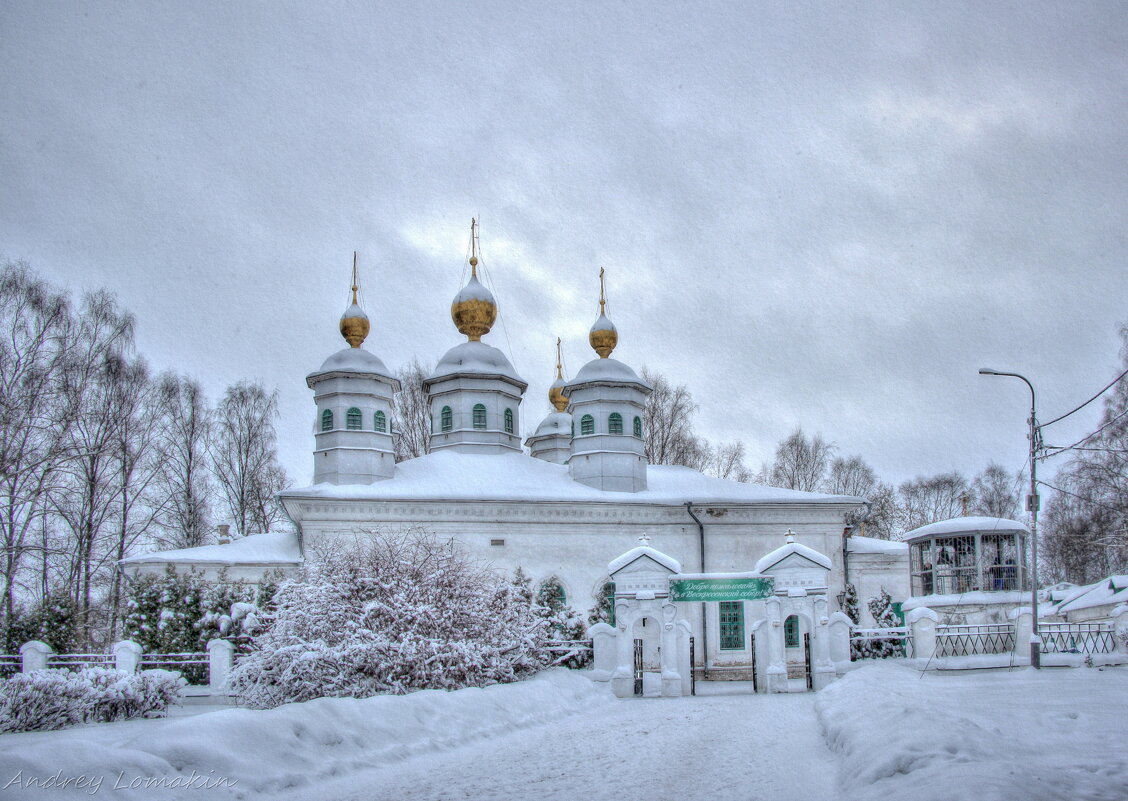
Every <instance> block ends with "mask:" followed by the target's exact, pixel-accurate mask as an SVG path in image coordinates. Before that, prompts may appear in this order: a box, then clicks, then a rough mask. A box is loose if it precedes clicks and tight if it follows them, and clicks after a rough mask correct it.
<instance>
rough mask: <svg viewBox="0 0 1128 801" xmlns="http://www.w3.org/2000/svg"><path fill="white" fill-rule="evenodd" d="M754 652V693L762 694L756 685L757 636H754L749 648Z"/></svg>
mask: <svg viewBox="0 0 1128 801" xmlns="http://www.w3.org/2000/svg"><path fill="white" fill-rule="evenodd" d="M748 647H749V648H750V649H751V651H752V692H754V693H758V692H760V687H759V685H757V684H756V635H755V634H753V635H752V641H751V644H750V645H749V646H748Z"/></svg>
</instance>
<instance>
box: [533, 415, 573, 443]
mask: <svg viewBox="0 0 1128 801" xmlns="http://www.w3.org/2000/svg"><path fill="white" fill-rule="evenodd" d="M552 434H567V435H569V436H571V434H572V415H570V414H568V413H567V412H552V413H551V414H550V415H549V416H548V417H546V418H544V419H543V420H541V424H540V425H539V426H537V432H536V433H535V434H533V436H534V437H544V436H549V435H552Z"/></svg>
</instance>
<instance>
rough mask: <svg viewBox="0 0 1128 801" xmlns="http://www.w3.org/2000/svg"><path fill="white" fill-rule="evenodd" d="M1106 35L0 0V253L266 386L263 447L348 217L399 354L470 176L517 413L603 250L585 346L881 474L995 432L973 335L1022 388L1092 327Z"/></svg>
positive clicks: (546, 378) (204, 370) (576, 350)
mask: <svg viewBox="0 0 1128 801" xmlns="http://www.w3.org/2000/svg"><path fill="white" fill-rule="evenodd" d="M1126 61H1128V14H1126V13H1125V6H1124V5H1123V3H1119V2H1110V3H1097V4H1087V3H1075V2H1070V3H1061V4H1046V3H1033V2H1023V3H1017V4H1013V5H1012V4H1003V3H982V2H975V3H969V4H955V3H947V4H943V3H941V4H938V3H934V2H929V3H921V4H912V3H903V2H898V3H879V2H867V3H858V4H855V3H848V2H827V3H814V4H797V3H791V2H787V3H783V2H780V3H770V4H768V3H718V4H712V3H692V4H690V3H657V2H645V3H576V4H569V3H557V4H552V5H548V4H535V3H513V4H489V3H474V4H470V3H467V4H462V3H454V2H443V3H437V4H424V3H412V4H408V3H402V4H400V3H397V4H392V3H385V4H380V3H375V2H371V3H361V2H358V3H326V2H318V3H310V4H306V5H291V4H283V3H251V2H239V3H202V2H193V3H137V4H126V3H112V2H98V3H79V2H72V3H43V2H39V1H38V0H36V1H33V2H17V1H15V0H6V2H5V3H4V4H3V6H2V7H0V255H2V256H4V257H6V258H9V259H26V260H27V261H29V262H30V263H31V264H32V266H33V267H34V268H35V269H37V270H38V271H39V272H41V273H43V274H46V275H48V276H50V277H51V278H53V279H54V280H55V281H57V282H59V283H62V284H65V285H66V286H69V287H71V288H72V289H73V290H74V291H76V292H78V291H80V290H83V289H89V288H96V287H102V286H105V287H108V288H109V289H111V290H113V291H114V292H116V293H117V295H118V296H119V298H120V299H121V302H122V303H123V304H124V305H125V306H126V307H128V308H129V309H131V310H132V311H133V312H135V313H136V315H137V318H138V329H139V335H138V344H139V349H140V351H141V352H142V353H144V354H145V355H146V357H147V358H148V359H149V360H150V362H151V364H152V365H153V366H154V368H156V369H164V368H173V369H176V370H181V371H184V372H187V373H190V374H193V375H195V376H197V377H198V378H200V379H201V380H202V381H203V382H204V384H205V386H206V387H207V389H208V391H209V393H210V395H211V396H212V398H213V399H214V398H215V397H217V396H218V395H219V394H220V393H221V392H222V390H223V388H224V387H225V386H226V385H227V384H229V383H231V382H234V381H236V380H238V379H239V378H241V377H257V378H259V379H261V380H262V381H264V382H265V383H266V384H267V385H268V386H270V387H277V388H278V389H279V391H280V393H281V401H282V403H281V415H282V417H281V420H280V445H281V451H282V456H283V460H284V463H285V466H286V467H287V469H288V471H289V472H290V474H291V476H292V477H293V479H294V480H295V481H296V482H297V483H305V482H307V481H308V480H309V478H310V475H311V472H312V470H311V466H312V457H311V455H310V451H311V450H312V445H313V437H312V416H313V403H312V396H311V393H310V391H309V390H308V389H307V388H306V386H305V383H304V376H305V374H306V373H308V372H310V371H311V370H313V369H314V368H316V367H317V366H318V365H319V364H320V363H321V361H322V360H323V359H324V358H325V357H326V356H327V355H328V354H329V353H331V352H333V351H334V350H336V349H338V348H339V347H342V346H343V342H342V340H341V339H340V337H339V335H338V333H337V331H336V325H337V319H338V318H339V316H340V314H341V312H342V311H343V310H344V307H345V303H346V296H347V285H348V278H349V270H350V267H351V258H352V251H353V250H357V251H359V252H360V263H361V268H362V280H363V300H364V303H365V305H366V307H367V309H368V312H369V315H370V317H371V318H372V320H373V332H372V334H371V335H370V337H369V339H368V343H367V346H368V347H369V348H370V349H371V350H373V351H374V352H375V353H377V354H378V355H379V356H380V357H381V358H382V359H384V361H385V362H386V363H387V364H388V365H389V366H390V367H392V368H393V369H394V368H396V367H399V366H400V365H402V364H404V363H406V362H408V361H409V360H410V359H411V358H413V357H418V358H419V359H420V360H422V361H424V362H428V363H431V364H434V363H435V362H436V361H437V360H438V358H439V357H440V356H441V355H442V353H443V352H444V351H445V350H446V349H447V348H449V347H451V346H452V345H454V344H456V343H457V342H459V341H461V339H462V337H460V336H459V335H458V333H457V332H456V331H455V329H454V327H453V325H452V323H451V322H450V316H449V304H450V300H451V298H452V297H453V296H454V295H455V293H456V292H457V291H458V288H459V285H460V282H461V280H462V279H463V276H464V274H465V273H464V267H465V250H466V239H467V233H468V226H469V221H470V218H471V216H473V215H480V217H481V238H482V250H483V255H484V262H485V264H486V266H487V268H488V277H489V278H490V279H491V280H492V282H493V283H492V285H493V287H494V289H495V292H496V294H497V296H498V298H499V301H500V303H501V321H502V323H503V325H502V324H500V323H499V325H498V326H496V327H495V329H494V332H493V333H491V334H490V335H489V336H487V338H486V341H487V342H489V343H490V344H493V345H495V346H497V347H499V348H501V349H502V350H503V351H505V352H506V353H507V354H508V355H509V356H510V358H511V359H512V361H513V363H514V365H515V367H516V368H517V370H518V372H519V373H520V374H521V375H522V376H523V377H524V378H525V379H526V380H528V381H529V383H530V387H529V391H528V393H527V394H526V400H525V403H524V404H523V405H522V412H523V421H522V423H523V429H524V431H525V433H528V432H529V431H531V429H532V428H533V427H535V425H536V424H537V422H539V420H540V419H541V418H542V417H543V416H544V414H546V413H547V412H548V411H549V406H548V403H547V400H546V397H545V393H546V390H547V386H548V383H549V382H550V381H551V379H552V367H553V343H554V341H555V337H556V336H558V335H559V336H561V337H563V339H564V347H565V356H566V360H567V364H568V367H569V368H570V370H571V371H572V372H573V373H574V372H575V371H576V370H578V369H579V367H580V366H581V365H582V364H583V363H584V362H586V361H587V360H588V359H589V358H592V357H594V354H593V353H592V351H591V350H590V348H589V346H588V345H587V329H588V327H589V326H590V325H591V323H592V321H593V320H594V318H595V316H596V313H597V304H596V300H597V293H598V279H597V273H598V269H599V267H600V266H601V265H602V266H605V267H606V268H607V270H608V277H609V313H610V316H611V318H612V319H613V320H614V322H615V323H616V325H617V326H618V328H619V332H620V345H619V348H618V350H617V351H616V352H615V356H616V357H617V358H620V359H621V360H622V361H625V362H627V363H628V364H631V365H632V366H634V367H636V368H639V367H641V366H643V365H646V366H648V367H650V368H651V369H654V370H657V371H660V372H662V373H664V374H666V375H667V376H668V377H669V378H670V379H671V380H673V381H675V382H678V383H685V384H687V385H689V387H690V388H691V390H692V391H693V394H694V396H695V398H696V399H697V401H698V403H699V404H700V411H699V413H698V417H697V424H698V428H699V430H700V433H702V434H704V435H705V436H707V437H709V438H710V439H713V440H732V439H741V440H744V441H745V443H746V444H747V446H748V449H749V463H750V466H752V467H753V468H755V467H757V466H758V465H759V463H760V462H761V461H763V460H767V459H769V458H770V457H771V453H772V450H773V449H774V446H775V444H776V442H777V441H778V440H779V439H780V438H782V437H783V436H785V435H786V434H787V433H788V432H789V431H791V430H792V429H794V428H795V426H797V425H802V426H803V427H804V429H805V430H807V431H808V432H821V433H822V434H823V435H824V436H826V437H827V438H829V439H832V440H834V441H835V442H836V443H837V444H838V446H839V450H840V452H841V453H843V454H853V453H860V454H862V455H864V456H865V458H866V459H867V460H869V461H870V462H871V463H872V464H873V465H874V466H875V468H877V470H878V472H879V473H880V474H881V475H882V477H883V478H885V479H886V480H889V481H893V482H899V481H901V480H904V479H906V478H911V477H913V476H914V475H918V474H932V473H936V472H940V471H946V470H951V469H959V470H963V471H965V472H967V473H974V472H976V471H978V470H979V469H981V468H982V467H983V466H984V465H985V464H986V463H987V462H988V461H989V460H996V461H999V462H1000V463H1002V464H1004V465H1005V466H1007V467H1008V468H1011V469H1017V468H1018V467H1020V466H1021V465H1022V463H1023V460H1024V455H1025V451H1026V441H1025V436H1024V434H1025V423H1024V421H1025V418H1026V416H1027V403H1028V393H1027V390H1026V388H1025V386H1024V385H1022V383H1021V382H1019V381H1017V380H1016V379H1002V378H985V377H981V376H979V375H977V374H976V370H977V369H978V368H979V367H980V366H983V365H989V366H993V367H997V368H1000V369H1009V370H1013V371H1016V372H1020V373H1024V374H1026V375H1027V376H1028V377H1029V378H1030V379H1031V380H1032V381H1034V383H1035V385H1036V387H1037V388H1038V390H1039V393H1040V398H1039V411H1040V413H1041V414H1040V416H1041V417H1042V418H1043V419H1050V418H1051V417H1052V416H1056V415H1057V414H1058V413H1060V412H1063V411H1066V410H1067V409H1068V408H1071V407H1072V406H1073V405H1075V404H1076V403H1078V402H1080V401H1082V400H1084V399H1085V398H1087V397H1088V396H1089V395H1090V394H1092V393H1093V392H1095V391H1096V390H1097V389H1099V388H1100V387H1101V386H1103V385H1104V384H1105V383H1106V382H1107V381H1108V380H1110V379H1111V378H1112V377H1113V375H1115V373H1116V366H1117V364H1118V363H1119V359H1118V356H1117V348H1118V340H1117V336H1116V329H1117V324H1118V322H1120V321H1125V320H1128V304H1126V302H1125V301H1126V299H1128V270H1126V269H1125V265H1124V262H1125V258H1124V256H1125V251H1126V243H1125V231H1126V230H1128V226H1126V224H1125V223H1126V210H1128V203H1126V199H1128V165H1126V159H1125V154H1126V153H1128V125H1126V124H1125V123H1126V121H1128V106H1126V101H1128V68H1126V67H1128V64H1126ZM1098 414H1099V407H1098V406H1097V405H1096V404H1094V405H1093V406H1092V407H1091V408H1090V409H1087V410H1086V413H1084V414H1078V415H1075V416H1074V417H1072V418H1070V419H1069V420H1068V421H1065V422H1063V423H1061V424H1059V425H1058V426H1055V427H1054V428H1053V429H1049V430H1047V432H1046V440H1047V442H1049V443H1051V444H1058V445H1065V444H1069V443H1070V442H1072V441H1073V439H1076V438H1078V437H1080V436H1082V435H1083V434H1085V433H1088V432H1089V431H1090V430H1092V428H1094V427H1095V425H1096V420H1097V415H1098ZM1051 432H1052V433H1051ZM1071 437H1072V439H1071Z"/></svg>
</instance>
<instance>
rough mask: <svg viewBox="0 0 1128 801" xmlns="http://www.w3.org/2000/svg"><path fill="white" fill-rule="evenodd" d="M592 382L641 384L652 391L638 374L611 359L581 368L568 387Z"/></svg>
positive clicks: (595, 360)
mask: <svg viewBox="0 0 1128 801" xmlns="http://www.w3.org/2000/svg"><path fill="white" fill-rule="evenodd" d="M590 381H613V382H617V383H619V382H628V383H631V384H639V385H641V386H644V387H646V388H647V389H652V387H651V386H650V385H649V384H647V383H646V382H645V381H643V380H642V379H641V378H639V377H638V373H636V372H635V371H634V370H632V369H631V368H630V367H628V366H627V365H625V364H623V363H622V362H621V361H619V360H618V359H612V358H610V357H608V358H606V359H592V360H591V361H590V362H588V363H587V364H585V365H584V366H583V367H581V368H580V371H579V372H578V373H576V377H575V378H573V379H572V380H571V381H569V382H568V386H576V385H578V384H586V383H588V382H590Z"/></svg>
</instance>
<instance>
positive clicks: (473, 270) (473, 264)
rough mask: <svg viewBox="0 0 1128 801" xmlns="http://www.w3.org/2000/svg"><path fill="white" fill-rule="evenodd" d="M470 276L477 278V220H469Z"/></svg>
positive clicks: (472, 218)
mask: <svg viewBox="0 0 1128 801" xmlns="http://www.w3.org/2000/svg"><path fill="white" fill-rule="evenodd" d="M470 275H471V276H473V277H474V278H477V277H478V220H477V219H476V218H474V217H471V218H470Z"/></svg>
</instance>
